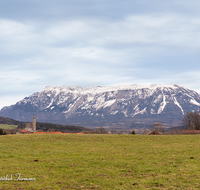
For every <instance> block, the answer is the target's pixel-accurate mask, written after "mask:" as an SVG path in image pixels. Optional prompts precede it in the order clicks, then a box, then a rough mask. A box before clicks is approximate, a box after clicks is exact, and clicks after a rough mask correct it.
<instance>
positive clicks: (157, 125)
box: [152, 122, 165, 133]
mask: <svg viewBox="0 0 200 190" xmlns="http://www.w3.org/2000/svg"><path fill="white" fill-rule="evenodd" d="M152 130H153V131H157V132H160V133H163V132H164V131H165V129H164V126H163V124H162V123H161V122H155V123H154V124H153V127H152Z"/></svg>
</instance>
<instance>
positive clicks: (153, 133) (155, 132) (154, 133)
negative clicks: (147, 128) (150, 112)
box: [148, 131, 162, 135]
mask: <svg viewBox="0 0 200 190" xmlns="http://www.w3.org/2000/svg"><path fill="white" fill-rule="evenodd" d="M148 135H162V134H161V133H159V132H157V131H152V132H150V133H149V134H148Z"/></svg>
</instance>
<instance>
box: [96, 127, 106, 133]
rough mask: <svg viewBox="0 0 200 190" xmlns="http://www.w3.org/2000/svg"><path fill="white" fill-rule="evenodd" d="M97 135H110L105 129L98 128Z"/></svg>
mask: <svg viewBox="0 0 200 190" xmlns="http://www.w3.org/2000/svg"><path fill="white" fill-rule="evenodd" d="M95 133H97V134H108V131H106V129H105V128H104V127H99V128H96V130H95Z"/></svg>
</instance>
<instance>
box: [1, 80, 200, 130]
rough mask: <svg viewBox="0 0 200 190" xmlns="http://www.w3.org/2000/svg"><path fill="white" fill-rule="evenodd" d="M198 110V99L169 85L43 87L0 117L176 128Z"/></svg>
mask: <svg viewBox="0 0 200 190" xmlns="http://www.w3.org/2000/svg"><path fill="white" fill-rule="evenodd" d="M199 108H200V96H199V94H198V93H196V92H195V91H192V90H189V89H186V88H184V87H181V86H178V85H175V84H169V85H149V86H148V85H146V86H141V85H126V86H115V87H92V88H87V89H82V88H80V87H69V86H61V87H46V88H45V89H44V90H42V91H40V92H36V93H34V94H32V95H31V96H29V97H26V98H24V99H23V100H22V101H19V102H17V103H16V104H15V105H12V106H9V107H5V108H3V109H2V110H1V111H0V115H1V116H4V117H10V118H13V119H17V120H22V121H25V120H31V119H32V115H33V113H34V112H35V113H36V117H37V120H38V121H41V122H52V123H60V124H73V125H81V126H89V127H96V126H118V127H131V126H132V127H133V126H135V125H138V123H139V122H140V124H151V123H153V122H155V121H161V122H164V123H166V124H167V125H170V126H173V125H178V124H180V122H181V119H182V117H183V115H184V114H185V113H186V112H187V111H192V110H198V109H199Z"/></svg>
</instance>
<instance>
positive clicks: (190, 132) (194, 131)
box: [182, 130, 200, 134]
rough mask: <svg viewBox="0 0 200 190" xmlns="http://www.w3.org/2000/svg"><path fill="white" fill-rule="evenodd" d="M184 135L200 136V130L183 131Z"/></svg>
mask: <svg viewBox="0 0 200 190" xmlns="http://www.w3.org/2000/svg"><path fill="white" fill-rule="evenodd" d="M182 133H183V134H200V130H182Z"/></svg>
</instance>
